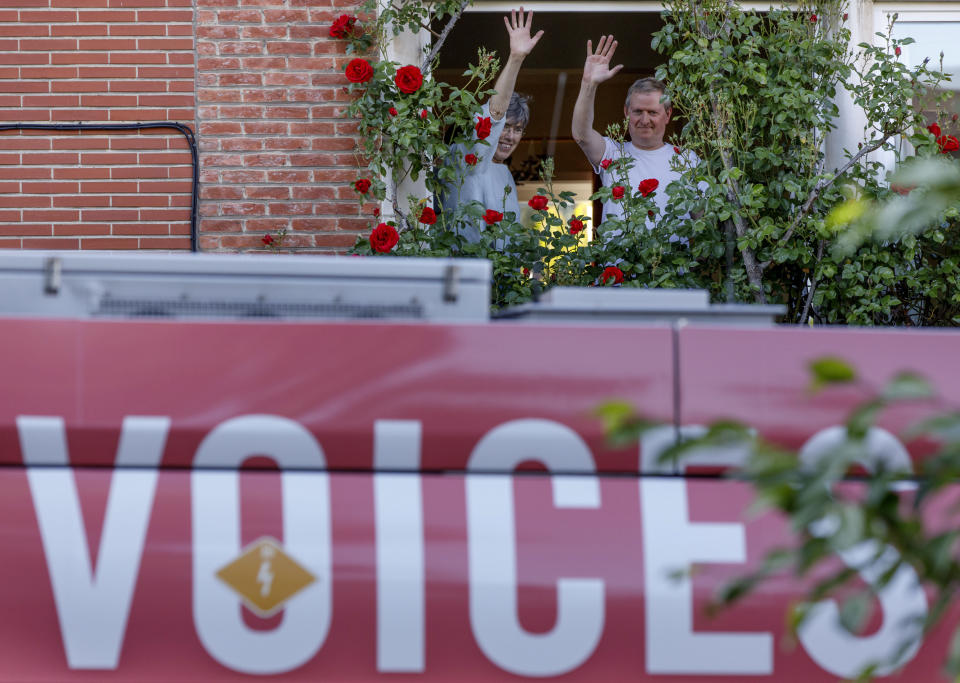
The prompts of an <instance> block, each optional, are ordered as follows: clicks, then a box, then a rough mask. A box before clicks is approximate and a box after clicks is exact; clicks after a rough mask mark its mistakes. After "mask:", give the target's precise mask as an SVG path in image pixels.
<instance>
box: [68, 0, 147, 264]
mask: <svg viewBox="0 0 960 683" xmlns="http://www.w3.org/2000/svg"><path fill="white" fill-rule="evenodd" d="M141 1H142V0H141ZM139 246H140V240H138V239H137V238H136V237H84V238H83V239H81V240H80V248H81V249H136V248H137V247H139Z"/></svg>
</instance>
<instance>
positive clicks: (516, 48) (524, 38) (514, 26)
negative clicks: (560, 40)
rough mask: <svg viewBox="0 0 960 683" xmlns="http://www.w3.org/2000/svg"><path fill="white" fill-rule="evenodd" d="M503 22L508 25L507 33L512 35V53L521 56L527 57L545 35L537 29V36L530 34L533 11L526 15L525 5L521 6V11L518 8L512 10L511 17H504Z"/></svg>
mask: <svg viewBox="0 0 960 683" xmlns="http://www.w3.org/2000/svg"><path fill="white" fill-rule="evenodd" d="M503 23H504V25H505V26H506V27H507V33H508V34H509V35H510V54H512V55H517V56H520V57H526V56H527V55H528V54H530V52H531V51H533V48H534V47H536V45H537V43H538V42H540V38H541V37H542V36H543V31H537V34H536V35H535V36H532V37H531V36H530V25H531V24H532V23H533V11H532V10H531V11H529V12H527V14H526V16H524V14H523V7H521V8H520V12H519V13H518V12H517V10H510V18H509V19H508V18H507V17H504V18H503Z"/></svg>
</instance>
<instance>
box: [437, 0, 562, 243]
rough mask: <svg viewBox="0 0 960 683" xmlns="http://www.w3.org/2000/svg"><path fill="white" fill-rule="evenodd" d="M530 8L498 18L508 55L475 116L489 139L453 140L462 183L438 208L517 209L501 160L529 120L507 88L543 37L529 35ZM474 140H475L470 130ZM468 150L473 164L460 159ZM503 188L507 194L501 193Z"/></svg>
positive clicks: (473, 237) (472, 228) (471, 233)
mask: <svg viewBox="0 0 960 683" xmlns="http://www.w3.org/2000/svg"><path fill="white" fill-rule="evenodd" d="M532 20H533V12H527V13H526V16H524V12H523V7H521V8H520V12H519V13H518V12H517V11H516V10H513V11H511V12H510V17H509V18H507V17H504V18H503V23H504V24H505V25H506V27H507V33H508V35H509V36H510V57H509V58H508V59H507V63H506V64H505V65H504V67H503V70H502V71H501V72H500V75H499V76H498V77H497V81H496V83H495V84H494V86H493V87H494V90H495V91H496V92H495V93H494V94H493V96H492V97H491V98H490V100H489V101H488V102H487V103H486V104H484V105H483V110H482V111H481V113H480V114H479V118H480V119H483V118H487V117H489V118H490V123H491V128H490V134H489V136H487V138H486V141H487V142H488V143H489V144H481V143H479V142H478V143H476V144H474V146H473V147H472V148H471V149H469V150H465V149H463V148H462V147H461V146H459V145H456V146H454V148H453V149H452V150H451V153H452V156H453V158H452V161H453V163H454V164H456V165H457V166H459V167H460V168H462V169H464V170H463V175H462V178H461V180H462V183H461V185H460V186H459V187H450V188H449V189H448V191H447V192H445V193H444V196H443V199H442V201H443V208H444V209H445V210H447V211H453V210H454V209H455V208H456V207H457V205H458V204H461V203H466V202H471V201H477V202H480V203H481V204H482V205H483V207H484V208H485V209H492V210H494V211H498V212H500V213H503V214H506V213H508V212H511V211H512V212H513V213H514V215H515V216H518V215H519V214H520V205H519V203H518V202H517V185H516V183H515V182H514V180H513V176H512V175H511V174H510V169H509V168H508V167H507V166H506V164H504V163H503V162H504V161H505V160H506V159H507V158H508V157H509V156H510V155H511V154H513V151H514V150H515V149H516V148H517V145H519V144H520V139H521V138H522V137H523V131H524V129H525V128H526V126H527V123H528V122H529V121H530V107H529V106H528V105H527V98H526V97H523V96H521V95H518V94H517V93H515V92H513V88H514V86H515V85H516V82H517V74H518V73H519V72H520V66H521V65H522V64H523V60H524V59H525V58H526V56H527V55H528V54H530V52H531V51H532V50H533V48H534V47H535V46H536V44H537V43H538V42H539V41H540V38H541V37H542V36H543V31H538V32H537V34H536V35H534V36H531V35H530V26H531V23H532ZM474 139H475V140H476V139H477V134H476V131H474ZM469 154H472V155H474V156H475V157H476V163H475V164H473V165H469V164H467V163H466V162H465V161H464V158H465V157H466V156H467V155H469ZM507 188H509V193H508V194H506V197H504V194H505V193H506V191H507ZM460 234H461V235H463V237H464V238H465V239H466V240H467V241H468V242H473V243H476V242H479V241H480V231H479V229H478V227H477V226H476V225H474V224H472V223H471V224H467V225H464V226H463V227H462V228H461V229H460Z"/></svg>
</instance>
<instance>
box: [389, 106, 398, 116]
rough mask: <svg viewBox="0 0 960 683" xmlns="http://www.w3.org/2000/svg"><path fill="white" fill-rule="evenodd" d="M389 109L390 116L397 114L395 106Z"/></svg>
mask: <svg viewBox="0 0 960 683" xmlns="http://www.w3.org/2000/svg"><path fill="white" fill-rule="evenodd" d="M389 111H390V116H396V115H397V108H396V107H390V109H389Z"/></svg>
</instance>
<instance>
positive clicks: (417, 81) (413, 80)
mask: <svg viewBox="0 0 960 683" xmlns="http://www.w3.org/2000/svg"><path fill="white" fill-rule="evenodd" d="M393 82H394V83H396V84H397V88H398V89H399V90H400V92H402V93H406V94H407V95H411V94H413V93H415V92H417V91H418V90H419V89H420V86H421V85H423V74H422V73H420V69H418V68H417V67H415V66H401V67H400V68H399V69H397V75H396V76H394V78H393Z"/></svg>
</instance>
